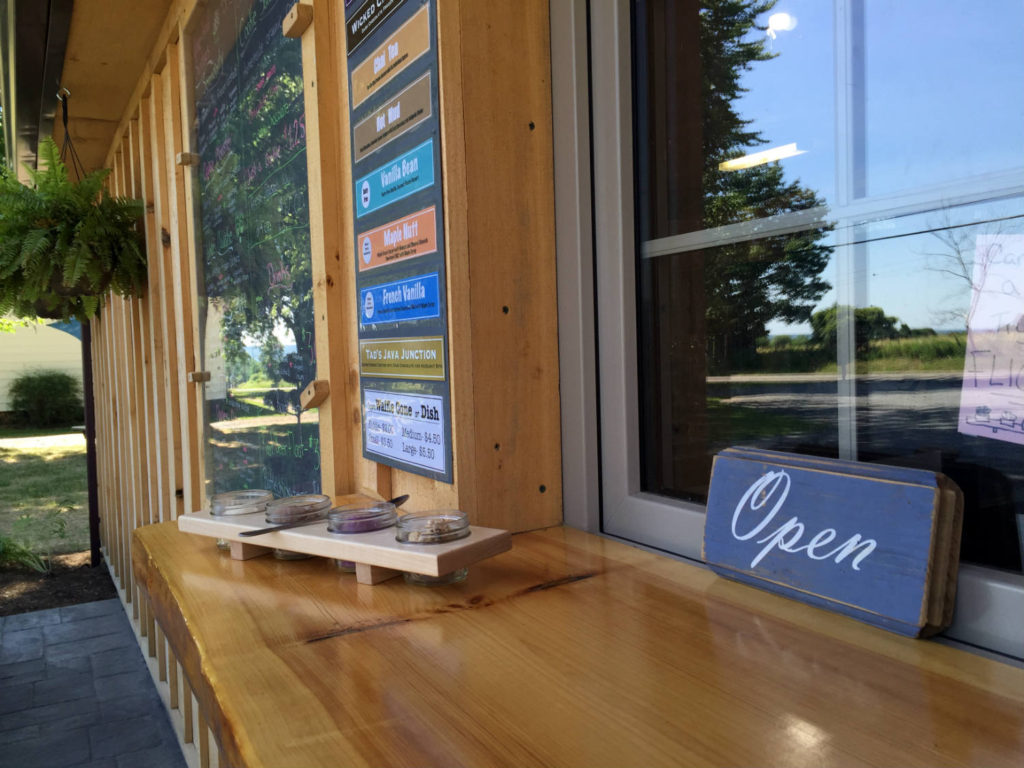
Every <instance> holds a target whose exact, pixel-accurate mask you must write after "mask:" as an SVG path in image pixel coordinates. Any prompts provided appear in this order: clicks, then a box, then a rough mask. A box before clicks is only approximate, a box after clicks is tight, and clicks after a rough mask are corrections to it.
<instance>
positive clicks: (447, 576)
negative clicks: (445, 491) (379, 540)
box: [395, 509, 470, 587]
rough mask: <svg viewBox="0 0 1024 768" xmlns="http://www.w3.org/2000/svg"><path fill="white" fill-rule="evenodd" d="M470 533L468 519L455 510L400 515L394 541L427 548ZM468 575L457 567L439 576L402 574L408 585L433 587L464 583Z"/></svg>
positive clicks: (467, 570) (465, 569) (461, 537)
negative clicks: (421, 545) (426, 546)
mask: <svg viewBox="0 0 1024 768" xmlns="http://www.w3.org/2000/svg"><path fill="white" fill-rule="evenodd" d="M469 534H470V530H469V519H468V518H467V517H466V513H465V512H462V511H460V510H458V509H443V510H440V511H438V512H430V513H424V514H409V515H403V516H402V517H401V518H399V520H398V530H397V531H396V533H395V539H396V540H398V541H401V542H403V543H406V544H424V545H430V544H443V543H445V542H447V541H456V540H458V539H464V538H466V537H467V536H469ZM468 574H469V569H468V568H459V569H457V570H454V571H452V572H451V573H443V574H441V575H440V576H427V575H425V574H422V573H408V572H406V573H405V574H403V575H404V577H405V581H406V583H407V584H417V585H420V586H430V587H434V586H441V585H444V584H458V583H459V582H460V581H464V580H465V578H466V576H467V575H468Z"/></svg>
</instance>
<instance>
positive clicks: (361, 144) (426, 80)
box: [352, 72, 430, 163]
mask: <svg viewBox="0 0 1024 768" xmlns="http://www.w3.org/2000/svg"><path fill="white" fill-rule="evenodd" d="M428 117H430V73H429V72H428V73H427V74H425V75H424V76H423V77H421V78H420V79H419V80H417V81H416V82H415V83H413V84H412V85H410V86H409V87H408V88H406V89H405V90H404V91H402V92H401V93H400V94H398V95H397V96H395V98H393V99H392V100H391V101H389V102H388V103H387V104H384V105H383V106H382V107H381V108H380V109H378V110H377V111H376V112H374V113H373V114H371V115H370V116H369V117H367V118H366V119H365V120H363V121H362V122H360V123H359V124H358V125H357V126H356V127H355V129H354V130H353V131H352V136H353V141H354V142H355V146H354V149H355V157H356V162H357V163H358V162H359V161H360V160H362V159H363V158H365V157H366V156H367V155H369V154H372V153H373V152H376V151H377V150H378V149H380V148H381V147H383V146H385V145H386V144H387V143H388V142H390V141H393V140H395V139H397V138H398V137H399V136H401V135H402V134H404V133H406V132H408V131H411V130H412V129H413V128H415V127H416V126H417V125H419V124H420V123H422V122H423V121H424V120H426V119H427V118H428Z"/></svg>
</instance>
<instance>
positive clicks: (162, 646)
mask: <svg viewBox="0 0 1024 768" xmlns="http://www.w3.org/2000/svg"><path fill="white" fill-rule="evenodd" d="M155 629H156V669H157V679H158V680H160V682H162V683H163V682H167V661H168V659H167V637H166V636H165V635H164V633H163V630H161V629H160V625H159V624H157V625H156V627H155Z"/></svg>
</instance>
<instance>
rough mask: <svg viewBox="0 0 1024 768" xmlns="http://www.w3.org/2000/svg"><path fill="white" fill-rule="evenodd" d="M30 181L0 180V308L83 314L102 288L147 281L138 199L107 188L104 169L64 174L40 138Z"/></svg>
mask: <svg viewBox="0 0 1024 768" xmlns="http://www.w3.org/2000/svg"><path fill="white" fill-rule="evenodd" d="M39 156H40V160H41V161H43V163H45V168H44V169H43V170H41V171H33V170H31V169H29V174H30V176H31V180H32V184H31V185H30V186H26V185H23V184H21V183H20V182H18V181H17V179H15V178H12V177H7V178H4V179H2V180H0V315H3V314H6V313H8V312H11V313H13V314H15V315H17V316H20V317H30V316H37V317H49V318H59V319H63V320H68V319H70V318H72V317H75V318H78V319H79V320H88V319H89V318H91V317H94V316H95V315H96V313H97V312H98V311H99V309H100V307H101V306H102V303H103V299H104V297H105V296H106V295H107V294H109V293H117V294H119V295H121V296H137V295H139V294H140V293H141V291H142V288H143V286H144V285H145V282H146V257H145V248H144V239H143V235H142V231H141V227H140V226H139V222H140V220H141V218H142V214H143V206H142V203H141V202H139V201H137V200H129V199H127V198H123V197H114V196H112V195H110V194H108V193H107V191H106V189H105V188H104V181H105V179H106V177H107V175H108V174H109V173H110V171H109V170H100V171H94V172H92V173H89V174H86V175H85V176H84V177H83V178H82V179H81V180H80V181H77V182H71V181H69V180H68V173H67V168H66V167H65V165H64V163H63V162H62V161H61V159H60V156H59V152H58V149H57V145H56V144H55V143H54V142H53V140H52V139H45V140H44V141H43V142H42V144H41V145H40V151H39Z"/></svg>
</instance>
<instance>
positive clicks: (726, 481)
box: [704, 449, 939, 634]
mask: <svg viewBox="0 0 1024 768" xmlns="http://www.w3.org/2000/svg"><path fill="white" fill-rule="evenodd" d="M783 456H784V455H783V454H775V455H774V456H772V455H769V452H767V451H765V452H761V453H760V454H759V453H758V452H756V451H750V452H748V453H747V454H746V455H744V454H743V449H730V450H729V451H726V452H724V453H723V454H719V455H718V456H717V457H716V458H715V463H714V469H713V471H712V482H711V490H710V493H709V496H708V508H707V521H706V523H705V532H704V556H705V558H706V559H707V562H708V564H709V565H710V566H711V567H712V568H713V569H714V570H716V571H717V572H719V573H722V574H723V575H726V576H730V577H732V578H737V579H739V580H741V581H747V582H750V583H754V584H756V585H757V586H761V587H763V588H765V589H769V590H772V591H776V592H781V593H783V594H787V595H788V596H790V597H796V598H798V599H801V600H803V601H805V602H810V603H812V604H816V605H821V606H824V607H830V608H832V609H833V610H837V611H839V612H842V613H847V614H848V615H853V616H856V617H857V618H860V619H862V620H865V621H868V622H870V623H875V624H879V625H882V626H886V627H887V628H889V629H893V630H895V631H899V632H904V633H905V634H915V633H916V631H917V630H918V629H919V628H920V627H922V626H924V625H925V624H926V623H927V610H928V599H929V592H930V589H931V588H932V587H933V585H931V584H930V579H929V576H930V573H931V567H930V556H931V554H932V551H933V535H934V531H935V527H936V513H937V511H938V501H939V490H938V486H937V480H936V475H935V474H934V473H929V472H923V471H920V470H908V469H899V468H891V469H889V468H884V467H881V466H879V465H875V466H871V467H866V468H865V469H864V470H859V468H858V467H856V466H853V465H854V463H853V462H841V461H836V462H832V461H829V460H821V459H814V460H810V459H807V458H806V457H794V459H793V460H787V459H786V458H782V457H783ZM861 466H863V465H861Z"/></svg>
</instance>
